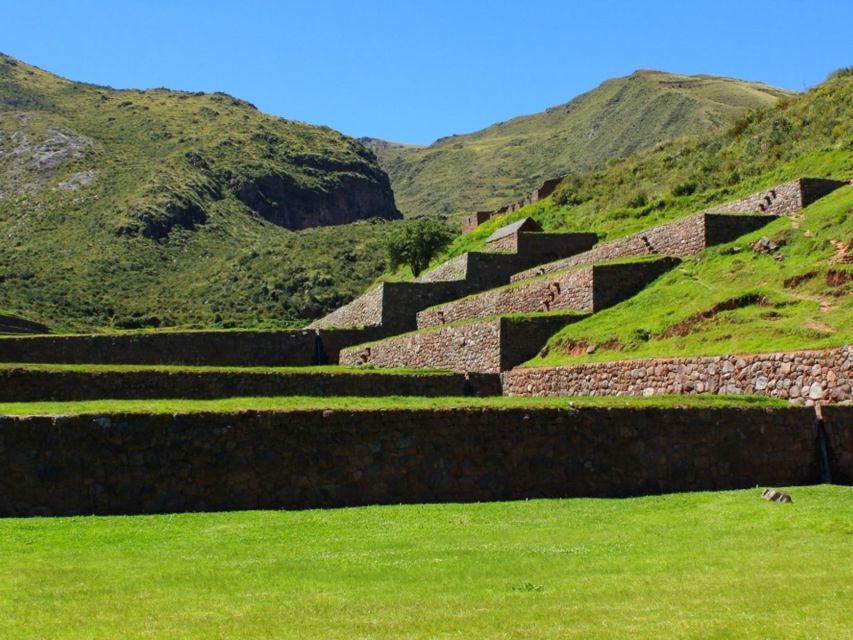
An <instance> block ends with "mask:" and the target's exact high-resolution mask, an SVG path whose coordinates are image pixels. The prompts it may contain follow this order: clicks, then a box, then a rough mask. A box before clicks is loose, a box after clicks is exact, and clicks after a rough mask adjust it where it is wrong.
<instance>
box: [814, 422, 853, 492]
mask: <svg viewBox="0 0 853 640" xmlns="http://www.w3.org/2000/svg"><path fill="white" fill-rule="evenodd" d="M821 413H822V414H823V427H824V433H825V434H826V444H827V457H828V458H829V460H828V461H829V467H830V476H831V480H832V482H834V483H835V484H848V485H853V406H838V405H826V406H824V407H821Z"/></svg>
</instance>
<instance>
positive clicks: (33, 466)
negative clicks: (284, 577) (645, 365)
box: [0, 407, 849, 516]
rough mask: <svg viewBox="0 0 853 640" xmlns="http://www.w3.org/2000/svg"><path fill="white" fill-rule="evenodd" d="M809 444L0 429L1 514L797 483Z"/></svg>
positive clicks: (481, 429) (97, 424)
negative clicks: (1, 470) (0, 470)
mask: <svg viewBox="0 0 853 640" xmlns="http://www.w3.org/2000/svg"><path fill="white" fill-rule="evenodd" d="M847 409H848V410H849V408H847ZM845 428H846V427H845ZM816 440H817V428H816V423H815V417H814V412H813V411H812V410H810V409H806V408H795V407H791V408H774V409H755V408H753V409H734V408H728V409H714V410H705V409H659V408H658V409H651V408H649V409H580V410H577V409H513V410H496V409H455V410H435V411H406V410H387V411H381V412H348V411H301V412H289V413H275V412H244V413H240V414H190V415H110V416H96V415H89V416H63V417H29V418H10V417H3V418H0V466H2V469H3V473H2V474H0V515H3V516H21V515H49V514H56V515H68V514H92V513H96V514H122V513H123V514H134V513H157V512H175V511H201V510H204V511H218V510H231V509H257V508H266V509H279V508H291V509H293V508H309V507H342V506H354V505H365V504H399V503H412V502H460V501H462V502H469V501H485V500H520V499H526V498H564V497H573V496H602V497H604V496H629V495H639V494H652V493H661V492H671V491H691V490H720V489H735V488H745V487H754V486H756V485H761V486H768V485H769V486H786V485H797V484H810V483H815V482H818V481H819V480H820V468H819V456H818V454H817V446H816ZM848 442H849V441H848ZM839 453H840V454H841V455H845V454H846V453H848V452H846V451H842V452H839Z"/></svg>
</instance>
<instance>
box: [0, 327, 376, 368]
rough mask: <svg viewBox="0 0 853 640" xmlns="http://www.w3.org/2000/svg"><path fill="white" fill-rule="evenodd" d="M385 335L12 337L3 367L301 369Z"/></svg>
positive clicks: (2, 348) (0, 345) (2, 344)
mask: <svg viewBox="0 0 853 640" xmlns="http://www.w3.org/2000/svg"><path fill="white" fill-rule="evenodd" d="M382 335H384V334H382V333H381V331H378V330H376V329H375V328H366V329H354V330H345V329H340V330H339V329H333V330H322V331H313V330H297V331H198V332H174V333H171V332H162V333H137V334H115V335H109V334H103V335H71V336H32V337H9V338H0V362H9V363H13V362H29V363H38V362H42V363H66V364H166V365H210V366H235V367H237V366H258V367H274V366H296V367H300V366H308V365H315V364H334V363H337V361H338V353H339V352H340V350H341V349H342V348H344V347H347V346H350V345H354V344H360V343H362V342H367V341H368V340H376V339H377V338H380V337H382Z"/></svg>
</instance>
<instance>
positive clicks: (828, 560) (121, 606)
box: [0, 485, 853, 640]
mask: <svg viewBox="0 0 853 640" xmlns="http://www.w3.org/2000/svg"><path fill="white" fill-rule="evenodd" d="M789 491H790V492H791V493H792V495H793V498H794V502H793V504H777V503H769V502H766V501H764V500H762V499H761V498H760V490H759V489H758V488H755V489H750V490H744V491H727V492H719V493H693V494H676V495H667V496H655V497H644V498H635V499H625V500H609V499H608V500H595V499H573V500H535V501H529V502H509V503H492V504H468V505H457V504H446V505H410V506H385V507H368V508H357V509H338V510H326V511H323V510H314V511H302V512H273V511H258V512H237V513H208V514H181V515H159V516H135V517H78V518H33V519H5V520H0V637H2V638H4V639H5V638H14V639H16V640H18V639H21V640H23V639H26V638H86V639H95V638H126V639H129V638H663V637H679V638H832V639H843V638H851V637H853V488H850V487H840V486H829V485H823V486H815V487H796V488H792V489H789Z"/></svg>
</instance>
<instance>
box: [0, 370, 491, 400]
mask: <svg viewBox="0 0 853 640" xmlns="http://www.w3.org/2000/svg"><path fill="white" fill-rule="evenodd" d="M499 395H501V388H500V379H499V377H498V376H497V375H492V374H471V375H469V376H466V375H463V374H460V373H447V374H428V375H426V374H424V375H412V374H392V373H371V372H368V371H365V372H358V373H341V372H323V373H318V372H299V373H292V372H287V373H269V372H252V371H240V372H227V373H226V372H212V371H204V372H186V371H177V372H167V371H150V370H149V371H145V370H142V371H92V372H78V371H39V370H33V369H21V368H19V369H0V402H39V401H47V400H58V401H65V400H101V399H106V398H113V399H145V398H196V399H211V398H236V397H260V396H431V397H435V396H499Z"/></svg>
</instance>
